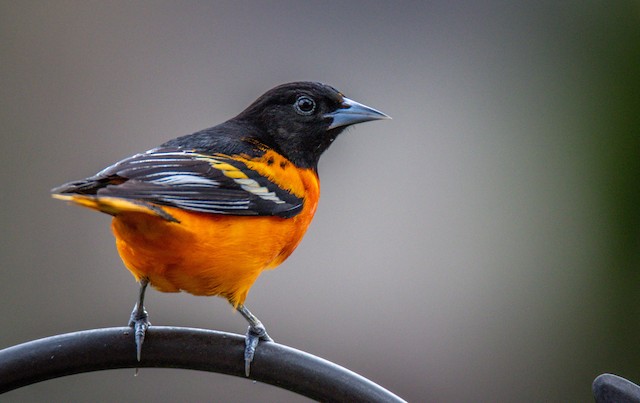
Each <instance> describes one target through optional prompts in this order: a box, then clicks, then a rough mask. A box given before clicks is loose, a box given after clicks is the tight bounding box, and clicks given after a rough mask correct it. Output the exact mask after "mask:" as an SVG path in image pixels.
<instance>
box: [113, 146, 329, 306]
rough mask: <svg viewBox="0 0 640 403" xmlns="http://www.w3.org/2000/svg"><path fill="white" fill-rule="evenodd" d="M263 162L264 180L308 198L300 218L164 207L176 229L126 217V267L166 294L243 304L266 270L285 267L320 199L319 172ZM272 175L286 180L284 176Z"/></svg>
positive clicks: (120, 241) (117, 220) (122, 230)
mask: <svg viewBox="0 0 640 403" xmlns="http://www.w3.org/2000/svg"><path fill="white" fill-rule="evenodd" d="M276 156H277V154H276ZM262 158H274V156H273V155H271V156H265V157H262ZM261 162H262V161H257V160H256V161H255V164H254V166H250V168H252V169H254V170H257V171H259V172H260V171H261V169H260V168H261V167H265V171H267V170H268V172H260V173H261V174H264V175H265V176H267V177H270V179H271V180H273V181H274V182H275V183H277V184H278V185H280V186H282V187H283V188H285V189H287V188H288V189H289V190H290V191H291V192H292V193H294V194H296V195H298V196H302V197H303V198H304V206H303V209H302V211H301V213H300V214H298V215H296V216H294V217H292V218H280V217H262V216H260V217H258V216H231V215H217V214H205V213H195V212H189V211H185V210H181V209H177V208H169V207H163V209H165V210H166V211H167V212H168V213H169V214H170V215H172V216H173V217H175V218H176V219H178V221H179V222H178V223H176V222H170V221H167V220H165V219H163V218H161V217H158V216H156V215H152V214H148V213H146V212H141V211H121V212H119V213H118V214H117V215H116V216H115V217H114V219H113V223H112V228H113V232H114V234H115V237H116V245H117V247H118V251H119V253H120V256H121V257H122V260H123V261H124V264H125V265H126V267H127V268H128V269H129V270H130V271H131V272H132V273H133V275H134V276H135V277H136V278H137V279H140V278H142V277H146V278H148V279H149V281H150V283H151V285H153V286H154V287H155V288H157V289H158V290H160V291H164V292H177V291H186V292H189V293H191V294H195V295H220V296H223V297H225V298H227V299H228V300H229V301H230V302H231V303H232V304H234V305H238V304H241V303H243V302H244V300H245V298H246V296H247V293H248V292H249V289H250V288H251V286H252V285H253V283H254V281H255V280H256V278H257V277H258V275H259V274H260V273H261V272H262V270H265V269H269V268H273V267H275V266H277V265H279V264H280V263H282V262H283V261H284V260H285V259H286V258H287V257H288V256H289V255H290V254H291V253H292V252H293V250H294V249H295V248H296V247H297V246H298V244H299V243H300V241H301V240H302V237H303V235H304V233H305V232H306V230H307V228H308V226H309V223H310V222H311V220H312V218H313V215H314V213H315V211H316V207H317V203H318V199H319V195H320V189H319V181H318V177H317V175H316V173H315V172H314V171H312V170H298V169H293V168H292V167H287V166H286V164H285V163H284V162H283V163H282V165H283V166H281V165H280V162H282V161H271V162H269V164H262V163H261ZM275 162H277V163H278V165H275ZM274 167H276V168H277V169H282V170H284V171H286V175H278V172H276V171H273V169H274ZM279 177H280V178H281V179H280V181H278V180H277V179H278V178H279ZM282 178H284V179H282ZM279 182H280V183H279Z"/></svg>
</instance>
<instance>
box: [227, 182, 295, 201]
mask: <svg viewBox="0 0 640 403" xmlns="http://www.w3.org/2000/svg"><path fill="white" fill-rule="evenodd" d="M234 181H235V182H236V183H237V184H238V185H240V187H241V188H242V190H244V191H247V192H249V193H252V194H254V195H256V196H258V197H259V198H261V199H263V200H269V201H272V202H274V203H276V204H282V203H284V202H285V201H284V200H282V199H281V198H279V197H278V196H276V194H275V192H270V191H269V189H267V188H266V187H264V186H260V184H259V183H258V182H256V181H254V180H253V179H249V178H246V179H245V178H238V179H234Z"/></svg>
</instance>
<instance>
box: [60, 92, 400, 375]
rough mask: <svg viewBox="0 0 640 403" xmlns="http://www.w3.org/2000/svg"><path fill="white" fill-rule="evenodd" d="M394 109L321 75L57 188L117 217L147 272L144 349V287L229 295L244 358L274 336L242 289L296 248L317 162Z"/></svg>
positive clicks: (136, 269) (140, 336)
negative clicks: (349, 133) (240, 324)
mask: <svg viewBox="0 0 640 403" xmlns="http://www.w3.org/2000/svg"><path fill="white" fill-rule="evenodd" d="M381 119H390V117H389V116H388V115H386V114H384V113H382V112H380V111H378V110H376V109H373V108H371V107H368V106H366V105H363V104H361V103H358V102H356V101H354V100H352V99H350V98H347V97H346V96H344V95H343V94H342V93H341V92H340V91H338V90H336V89H335V88H333V87H331V86H329V85H327V84H323V83H319V82H292V83H287V84H282V85H279V86H277V87H275V88H272V89H271V90H269V91H267V92H266V93H264V94H263V95H262V96H260V97H259V98H258V99H257V100H255V101H254V102H253V103H252V104H250V105H249V106H248V107H247V108H246V109H245V110H244V111H242V112H241V113H240V114H238V115H237V116H235V117H233V118H231V119H229V120H227V121H225V122H224V123H221V124H219V125H217V126H213V127H210V128H207V129H204V130H201V131H198V132H195V133H193V134H188V135H185V136H181V137H178V138H175V139H173V140H169V141H167V142H165V143H163V144H161V145H160V146H158V147H155V148H152V149H150V150H148V151H146V152H142V153H138V154H135V155H133V156H130V157H128V158H125V159H123V160H121V161H119V162H116V163H115V164H113V165H111V166H109V167H107V168H105V169H103V170H102V171H100V172H98V173H97V174H95V175H94V176H91V177H88V178H86V179H83V180H78V181H73V182H69V183H66V184H64V185H61V186H59V187H56V188H54V189H52V190H51V192H52V193H53V194H52V196H53V197H54V198H57V199H61V200H66V201H68V202H70V203H72V204H76V205H80V206H83V207H88V208H90V209H93V210H97V211H99V212H102V213H106V214H109V215H111V216H113V218H112V221H111V228H112V231H113V234H114V236H115V242H116V247H117V250H118V253H119V255H120V257H121V259H122V261H123V263H124V266H125V267H126V268H127V269H128V270H129V271H130V272H131V273H132V274H133V276H134V277H135V279H136V281H137V282H138V283H139V292H138V296H137V297H138V298H137V302H136V304H135V305H134V308H133V311H132V313H131V316H130V319H129V323H128V325H129V326H130V327H131V328H133V333H134V339H135V345H136V357H137V359H138V361H140V359H141V351H142V345H143V342H144V338H145V334H146V331H147V329H148V327H149V326H150V325H151V323H150V321H149V315H148V313H147V311H146V309H145V306H144V297H145V292H146V290H147V286H148V285H151V286H152V287H153V288H155V289H157V290H158V291H161V292H181V291H184V292H187V293H190V294H193V295H196V296H219V297H222V298H225V299H226V300H227V301H228V302H229V303H230V304H231V305H232V306H233V307H234V308H235V309H236V310H237V311H238V312H239V313H240V314H241V315H242V316H243V317H244V319H246V321H247V322H248V324H249V326H248V329H247V332H246V335H245V349H244V369H245V375H246V376H247V377H248V376H249V375H250V368H251V363H252V361H253V359H254V356H255V351H256V348H257V346H258V343H259V342H260V341H261V340H262V341H265V342H269V341H273V339H272V338H271V337H270V336H269V335H268V334H267V331H266V328H265V326H264V325H263V324H262V322H261V321H260V320H259V319H258V318H257V317H256V316H255V315H253V314H252V313H251V311H249V309H248V308H247V307H246V305H245V300H246V298H247V294H248V292H249V289H250V288H251V287H252V285H253V284H254V282H255V281H256V279H257V278H258V276H259V275H260V273H261V272H262V271H264V270H267V269H273V268H275V267H276V266H278V265H279V264H281V263H282V262H283V261H284V260H285V259H286V258H287V257H288V256H289V255H291V253H292V252H293V251H294V249H296V247H297V246H298V244H299V243H300V241H301V240H302V238H303V236H304V234H305V232H306V231H307V228H308V226H309V224H310V223H311V220H312V218H313V216H314V213H315V212H316V208H317V206H318V200H319V197H320V180H319V176H318V161H319V159H320V156H321V155H322V154H323V152H324V151H326V150H327V148H328V147H329V146H330V145H331V144H332V143H333V141H334V140H335V139H336V138H337V137H338V135H340V133H342V132H343V131H344V130H345V129H346V128H347V127H349V126H351V125H354V124H357V123H362V122H367V121H373V120H381Z"/></svg>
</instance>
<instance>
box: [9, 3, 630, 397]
mask: <svg viewBox="0 0 640 403" xmlns="http://www.w3.org/2000/svg"><path fill="white" fill-rule="evenodd" d="M639 16H640V7H639V5H638V3H637V2H582V1H575V2H562V4H556V2H509V1H505V2H456V1H454V2H452V1H444V0H443V1H434V2H420V3H419V2H404V3H400V2H373V1H351V2H322V4H314V3H312V2H269V3H267V2H255V3H252V2H205V1H175V2H159V1H158V2H143V1H137V2H128V1H109V2H97V1H96V2H85V1H51V2H46V1H42V2H39V1H36V2H34V1H20V2H13V1H2V2H0V59H1V62H0V80H1V83H0V84H1V88H2V89H1V90H0V119H1V120H0V122H1V129H0V130H2V137H1V138H2V147H1V155H0V164H1V165H0V175H1V179H2V181H1V184H2V189H3V190H2V193H1V194H0V197H1V199H0V206H1V210H0V211H1V214H2V216H1V219H2V231H0V237H1V238H0V240H1V245H0V265H1V266H0V270H1V271H0V318H1V322H0V323H1V326H0V327H1V329H2V330H1V331H0V347H6V346H10V345H14V344H17V343H20V342H25V341H28V340H31V339H35V338H40V337H45V336H49V335H54V334H58V333H64V332H71V331H75V330H81V329H90V328H95V327H109V326H119V325H124V324H126V322H127V319H128V316H129V312H130V309H131V307H132V306H133V303H134V302H135V296H136V292H137V285H136V284H135V283H134V281H133V278H132V277H131V276H130V274H129V273H128V272H127V271H126V270H125V269H124V268H123V266H122V264H121V262H120V260H119V257H118V255H117V253H116V251H115V247H114V245H113V239H112V235H111V233H110V229H109V221H110V220H109V217H108V216H106V215H101V214H97V213H95V212H92V211H89V210H86V209H82V208H78V207H70V206H67V205H65V204H64V203H61V202H59V201H55V200H52V199H50V197H49V194H48V192H49V189H50V188H52V187H53V186H56V185H58V184H61V183H63V182H66V181H69V180H73V179H80V178H83V177H85V176H88V175H91V174H93V173H95V172H97V171H98V170H100V169H102V168H103V167H105V166H107V165H109V164H111V163H113V162H115V161H117V160H119V159H121V158H123V157H126V156H128V155H130V154H133V153H135V152H138V151H143V150H146V149H149V148H151V147H153V146H156V145H158V144H160V143H161V142H163V141H165V140H168V139H170V138H172V137H175V136H177V135H182V134H187V133H191V132H193V131H196V130H199V129H202V128H205V127H209V126H212V125H214V124H216V123H219V122H222V121H223V120H225V119H227V118H229V117H232V116H233V115H235V114H236V113H238V112H240V111H241V110H242V109H243V108H244V107H245V106H247V105H248V104H249V103H250V102H252V101H253V100H254V99H255V98H256V97H257V96H259V95H260V94H261V93H263V92H264V91H266V90H267V89H269V88H271V87H273V86H275V85H277V84H280V83H283V82H288V81H294V80H316V81H323V82H326V83H329V84H331V85H333V86H335V87H336V88H338V89H340V90H342V91H343V92H344V93H345V94H346V95H347V96H349V97H351V98H353V99H355V100H357V101H360V102H363V103H365V104H367V105H370V106H373V107H375V108H378V109H380V110H382V111H384V112H386V113H388V114H390V115H391V116H393V118H394V120H392V121H384V122H375V123H366V124H363V125H359V126H357V127H355V128H353V129H352V130H349V131H348V132H347V133H345V134H344V135H343V136H342V137H340V138H339V139H338V141H336V142H335V144H334V145H333V146H332V148H331V149H330V150H329V151H328V152H327V153H326V154H325V155H324V157H323V159H322V160H321V162H320V175H321V178H322V192H323V195H322V198H321V202H320V207H319V210H318V212H317V215H316V218H315V220H314V222H313V224H312V225H311V227H310V229H309V231H308V233H307V235H306V238H305V239H304V241H303V242H302V244H301V245H300V247H299V248H298V250H297V251H296V252H295V253H294V254H293V256H291V258H290V259H289V260H288V261H286V262H285V263H284V264H283V265H282V266H281V267H280V268H279V269H277V270H275V271H272V272H267V273H264V274H263V275H262V276H261V278H260V279H259V280H258V282H257V283H256V285H255V286H254V288H253V289H252V292H251V293H250V295H249V299H248V301H247V304H248V306H249V307H250V308H251V309H252V310H253V311H254V313H255V314H256V315H258V316H259V317H260V318H261V319H262V320H263V322H264V323H265V324H266V325H267V327H268V329H269V332H270V334H271V335H272V336H273V337H274V338H275V339H276V340H277V341H278V342H280V343H284V344H287V345H290V346H292V347H295V348H298V349H302V350H305V351H308V352H310V353H312V354H316V355H319V356H321V357H324V358H326V359H328V360H331V361H334V362H336V363H338V364H340V365H343V366H346V367H347V368H350V369H352V370H354V371H356V372H358V373H360V374H362V375H363V376H365V377H368V378H370V379H372V380H373V381H375V382H378V383H380V384H381V385H383V386H385V387H387V388H389V389H390V390H392V391H394V392H396V393H397V394H399V395H400V396H402V397H404V398H406V399H408V400H411V401H589V400H590V399H591V397H590V385H591V381H592V380H593V378H594V377H595V376H596V375H598V374H599V373H601V372H605V371H607V372H615V373H618V374H620V375H623V376H626V377H629V378H632V379H634V380H636V381H640V350H639V349H638V347H637V345H638V340H639V336H640V326H639V319H640V312H639V309H638V308H639V307H640V301H639V298H638V296H640V289H639V287H640V282H639V281H638V280H639V278H638V277H639V275H638V274H639V273H638V270H637V268H638V264H639V259H638V257H639V253H638V252H639V247H638V246H639V241H638V239H639V238H638V233H639V231H638V227H639V223H640V220H639V219H638V217H639V216H638V207H637V206H638V203H639V192H638V186H637V177H638V176H637V174H638V172H639V171H640V170H639V169H638V168H639V167H638V161H640V158H638V157H639V155H638V154H639V150H640V147H639V143H638V136H637V134H638V133H637V127H638V126H637V124H638V118H637V116H636V115H637V111H638V109H637V108H638V89H639V86H638V68H639V63H638V60H640V53H639V52H638V44H639V43H640V36H639V29H638V27H639V26H640V25H639V24H640V21H639ZM147 306H148V309H149V311H150V313H151V320H152V322H153V323H154V324H158V325H180V326H191V327H203V328H213V329H220V330H226V331H232V332H240V333H241V332H244V330H245V322H244V321H243V319H242V318H241V317H240V316H239V315H237V314H234V313H233V312H232V310H231V308H230V307H229V305H228V304H226V303H225V302H224V301H223V300H221V299H218V298H203V297H193V296H190V295H187V294H179V295H177V294H160V293H158V292H155V291H151V292H149V293H148V299H147ZM2 399H3V401H5V399H6V401H25V400H36V401H37V400H40V401H44V400H47V401H51V400H54V401H140V402H144V401H151V400H155V401H179V400H187V401H202V400H208V401H219V402H226V401H303V400H304V399H302V398H300V397H299V396H296V395H293V394H291V393H289V392H284V391H280V390H278V389H276V388H274V387H271V386H267V385H261V384H254V383H252V382H251V381H248V380H244V379H237V378H231V377H226V376H222V375H214V374H208V373H199V372H189V371H178V370H150V369H143V370H142V371H141V373H140V375H139V376H138V377H136V378H134V376H133V370H122V371H108V372H99V373H92V374H85V375H79V376H73V377H68V378H64V379H58V380H53V381H48V382H44V383H41V384H37V385H33V386H30V387H27V388H23V389H20V390H17V391H14V392H11V393H9V394H7V395H4V396H3V397H2Z"/></svg>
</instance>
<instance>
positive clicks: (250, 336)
mask: <svg viewBox="0 0 640 403" xmlns="http://www.w3.org/2000/svg"><path fill="white" fill-rule="evenodd" d="M236 309H237V310H238V312H240V313H241V314H242V316H244V318H245V319H246V320H247V322H249V328H248V329H247V335H246V338H245V348H244V373H245V375H246V376H249V372H250V371H251V361H253V355H254V354H255V352H256V347H257V346H258V342H259V341H260V339H262V340H264V341H273V339H272V338H271V337H269V335H268V334H267V329H265V327H264V325H263V324H262V322H260V320H259V319H258V318H256V317H255V315H254V314H252V313H251V311H249V310H248V309H247V307H246V306H244V305H242V304H240V305H238V306H237V307H236Z"/></svg>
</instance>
